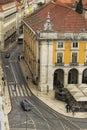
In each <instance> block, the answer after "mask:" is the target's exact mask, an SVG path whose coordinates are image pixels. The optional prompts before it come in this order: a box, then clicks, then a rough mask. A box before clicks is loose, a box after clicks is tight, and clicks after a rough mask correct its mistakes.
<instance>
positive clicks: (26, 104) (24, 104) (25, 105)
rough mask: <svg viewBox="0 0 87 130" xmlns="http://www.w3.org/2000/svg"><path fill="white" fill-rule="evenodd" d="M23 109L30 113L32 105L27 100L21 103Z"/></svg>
mask: <svg viewBox="0 0 87 130" xmlns="http://www.w3.org/2000/svg"><path fill="white" fill-rule="evenodd" d="M21 107H22V108H23V110H24V111H30V110H31V107H30V104H29V102H28V101H27V100H26V99H24V100H23V101H22V102H21Z"/></svg>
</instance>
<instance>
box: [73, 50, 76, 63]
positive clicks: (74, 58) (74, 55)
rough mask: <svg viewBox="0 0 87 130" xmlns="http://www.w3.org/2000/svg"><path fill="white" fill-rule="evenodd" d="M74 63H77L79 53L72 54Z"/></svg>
mask: <svg viewBox="0 0 87 130" xmlns="http://www.w3.org/2000/svg"><path fill="white" fill-rule="evenodd" d="M72 62H73V63H77V52H74V53H72Z"/></svg>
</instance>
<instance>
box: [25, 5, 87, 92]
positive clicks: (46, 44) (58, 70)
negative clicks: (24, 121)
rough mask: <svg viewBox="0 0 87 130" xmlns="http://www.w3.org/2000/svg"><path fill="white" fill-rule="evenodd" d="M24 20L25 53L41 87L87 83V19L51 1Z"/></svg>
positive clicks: (51, 88) (34, 77)
mask: <svg viewBox="0 0 87 130" xmlns="http://www.w3.org/2000/svg"><path fill="white" fill-rule="evenodd" d="M23 23H24V56H25V60H26V62H27V64H28V66H29V68H30V70H31V72H32V76H33V80H34V81H35V82H36V83H38V89H39V90H40V91H44V90H47V89H49V90H53V89H54V87H55V86H56V85H59V84H60V85H62V86H64V87H68V85H75V86H80V85H81V84H86V83H87V19H85V17H84V16H83V15H80V14H78V13H76V12H75V11H74V10H72V9H71V8H69V7H67V6H66V5H64V4H62V3H60V2H50V3H48V4H47V5H46V6H45V7H43V8H42V9H40V10H39V11H36V12H35V13H33V14H32V15H30V16H29V17H28V18H25V19H24V20H23Z"/></svg>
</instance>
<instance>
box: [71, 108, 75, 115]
mask: <svg viewBox="0 0 87 130" xmlns="http://www.w3.org/2000/svg"><path fill="white" fill-rule="evenodd" d="M72 114H73V116H74V115H75V108H74V107H72Z"/></svg>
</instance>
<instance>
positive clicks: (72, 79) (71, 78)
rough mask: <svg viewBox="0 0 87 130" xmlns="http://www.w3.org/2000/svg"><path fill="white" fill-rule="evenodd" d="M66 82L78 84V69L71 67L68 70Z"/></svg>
mask: <svg viewBox="0 0 87 130" xmlns="http://www.w3.org/2000/svg"><path fill="white" fill-rule="evenodd" d="M68 84H78V70H77V69H75V68H73V69H71V70H70V71H69V72H68Z"/></svg>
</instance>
